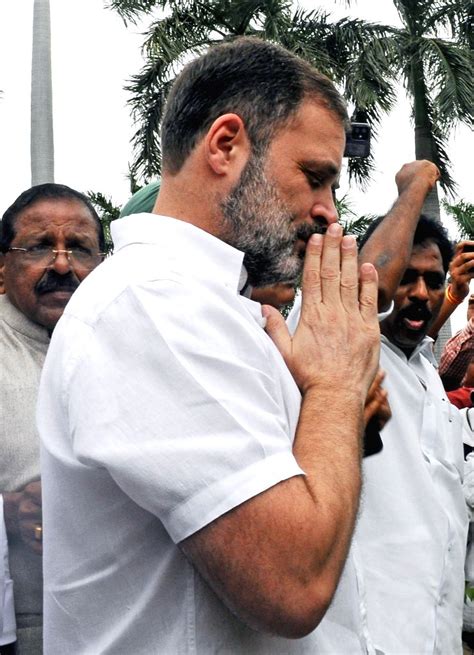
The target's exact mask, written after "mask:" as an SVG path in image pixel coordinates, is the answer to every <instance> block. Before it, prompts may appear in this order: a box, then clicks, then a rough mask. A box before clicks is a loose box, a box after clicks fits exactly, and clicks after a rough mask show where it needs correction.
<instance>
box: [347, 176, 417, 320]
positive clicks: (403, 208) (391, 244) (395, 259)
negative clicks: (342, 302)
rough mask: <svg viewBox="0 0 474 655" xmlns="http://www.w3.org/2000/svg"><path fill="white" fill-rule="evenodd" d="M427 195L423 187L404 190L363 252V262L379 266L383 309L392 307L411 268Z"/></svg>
mask: <svg viewBox="0 0 474 655" xmlns="http://www.w3.org/2000/svg"><path fill="white" fill-rule="evenodd" d="M424 197H425V194H424V193H422V191H421V188H420V187H418V188H416V187H415V188H414V189H411V188H410V189H407V190H406V191H405V192H404V193H402V195H401V196H400V197H399V198H398V200H397V201H396V202H395V204H394V205H393V207H392V209H391V210H390V211H389V212H388V214H387V215H386V216H385V218H384V219H383V221H382V222H381V223H380V225H379V226H378V227H377V228H376V229H375V231H374V232H373V234H372V235H371V236H370V238H369V240H368V241H367V243H365V244H364V246H363V247H362V249H361V251H360V253H359V263H361V264H362V263H364V262H369V263H371V264H373V265H374V266H375V268H376V269H377V273H378V276H379V311H385V310H387V309H388V308H389V306H390V303H391V302H392V299H393V297H394V295H395V292H396V290H397V287H398V285H399V283H400V280H401V277H402V275H403V272H404V271H405V269H406V268H407V265H408V262H409V259H410V255H411V251H412V248H413V235H414V233H415V230H416V226H417V223H418V218H419V215H420V211H421V207H422V206H423V200H424Z"/></svg>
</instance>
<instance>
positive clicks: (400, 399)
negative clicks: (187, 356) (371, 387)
mask: <svg viewBox="0 0 474 655" xmlns="http://www.w3.org/2000/svg"><path fill="white" fill-rule="evenodd" d="M392 307H393V305H392ZM392 307H391V308H390V309H389V310H388V311H387V312H384V313H383V314H380V315H379V320H383V319H384V318H385V317H386V316H387V315H388V314H389V313H390V312H391V311H392ZM300 311H301V296H298V297H297V298H296V301H295V305H294V307H293V309H292V311H291V313H290V315H289V316H288V321H287V322H288V325H289V328H290V330H291V331H294V330H295V328H296V325H297V323H298V319H299V315H300ZM431 344H432V339H429V338H426V339H425V340H424V341H423V342H422V343H421V344H419V346H418V347H417V349H416V350H415V351H414V352H413V353H412V355H411V357H410V359H409V360H407V358H406V356H405V355H404V354H403V352H402V351H401V350H399V349H398V348H397V347H396V346H395V345H393V344H391V343H390V342H389V341H388V340H387V339H386V338H385V337H384V336H382V350H381V356H380V360H381V362H380V365H381V367H382V369H383V370H384V371H385V372H386V378H385V381H384V386H385V387H386V388H387V390H388V392H389V402H390V406H391V409H392V415H393V416H392V419H391V420H390V421H389V422H388V423H387V425H386V427H385V428H384V429H383V431H382V441H383V444H384V447H383V450H382V451H381V452H380V453H379V454H377V455H373V456H371V457H367V458H365V459H364V460H363V479H364V486H363V497H362V500H361V508H360V512H359V518H358V523H357V526H356V531H355V534H354V536H353V540H352V547H351V550H350V552H349V556H348V562H351V563H352V565H353V570H354V571H355V572H356V573H357V582H358V592H357V596H356V595H352V598H351V601H352V603H353V606H354V608H358V610H359V611H360V622H361V626H362V628H363V629H366V630H367V631H368V634H367V637H366V640H367V643H368V644H369V651H370V649H371V647H374V648H375V649H376V651H377V653H380V655H382V654H383V655H427V654H435V653H436V654H439V655H447V654H449V655H454V654H455V653H460V652H461V625H462V606H463V595H464V594H463V590H464V572H463V571H464V560H465V549H466V533H467V510H466V504H465V501H464V496H463V490H462V472H463V448H462V421H461V418H460V415H459V412H458V410H457V408H456V407H454V406H453V405H451V403H450V402H449V400H448V399H447V396H446V393H445V392H444V389H443V386H442V383H441V380H440V378H439V375H438V373H437V371H436V370H435V368H434V366H433V363H434V360H433V356H432V346H431ZM346 568H347V566H346ZM342 581H344V578H343V579H342ZM338 591H339V590H338ZM341 643H343V642H341ZM341 652H344V653H352V651H351V649H350V645H349V644H348V643H346V644H344V646H343V647H341Z"/></svg>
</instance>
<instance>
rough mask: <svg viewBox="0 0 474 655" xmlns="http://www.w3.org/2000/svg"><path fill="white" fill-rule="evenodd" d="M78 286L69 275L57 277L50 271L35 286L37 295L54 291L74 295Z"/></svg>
mask: <svg viewBox="0 0 474 655" xmlns="http://www.w3.org/2000/svg"><path fill="white" fill-rule="evenodd" d="M78 286H79V282H78V281H77V280H75V279H74V278H73V277H72V275H71V274H70V273H69V274H68V275H58V274H57V273H55V272H54V271H50V272H49V273H48V274H47V275H46V277H44V278H42V279H41V280H40V281H39V282H38V284H37V285H36V293H37V294H38V295H42V294H44V293H51V292H54V291H67V292H71V293H74V291H75V290H76V289H77V287H78Z"/></svg>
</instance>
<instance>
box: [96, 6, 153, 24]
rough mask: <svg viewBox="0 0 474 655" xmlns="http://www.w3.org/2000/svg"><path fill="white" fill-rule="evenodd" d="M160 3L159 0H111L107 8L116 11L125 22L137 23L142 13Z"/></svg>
mask: <svg viewBox="0 0 474 655" xmlns="http://www.w3.org/2000/svg"><path fill="white" fill-rule="evenodd" d="M159 4H160V3H159V2H157V0H110V1H109V2H107V3H106V4H105V7H106V9H112V10H113V11H116V12H117V13H118V15H119V16H120V17H121V18H122V20H123V21H124V23H125V24H127V23H136V22H137V20H138V19H139V17H140V15H141V14H146V13H148V12H149V11H150V10H152V9H153V8H154V7H155V6H156V5H159Z"/></svg>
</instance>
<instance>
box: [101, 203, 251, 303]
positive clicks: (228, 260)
mask: <svg viewBox="0 0 474 655" xmlns="http://www.w3.org/2000/svg"><path fill="white" fill-rule="evenodd" d="M111 231H112V238H113V241H114V250H115V252H119V251H120V250H121V249H123V248H126V247H128V246H131V245H134V244H135V245H137V244H142V245H153V246H154V247H156V248H158V249H159V250H161V251H162V252H163V256H164V257H166V258H167V259H175V260H179V261H180V264H181V265H182V266H185V267H187V268H192V270H193V274H194V275H195V276H196V277H201V275H203V276H205V277H206V278H209V276H211V277H212V279H214V280H217V281H219V280H220V281H221V282H222V283H223V284H224V285H225V286H229V287H230V288H232V289H234V290H235V291H236V293H239V292H240V291H241V290H242V289H243V288H244V287H245V286H246V282H247V271H246V270H245V267H244V266H243V259H244V253H243V252H241V251H240V250H237V249H236V248H234V247H232V246H230V245H229V244H227V243H225V242H224V241H222V240H221V239H218V238H217V237H215V236H213V235H212V234H209V233H208V232H206V231H204V230H202V229H200V228H198V227H196V226H195V225H193V224H192V223H188V222H186V221H181V220H178V219H176V218H172V217H170V216H162V215H159V214H145V213H142V214H133V215H131V216H127V217H125V218H121V219H120V220H117V221H113V223H112V224H111Z"/></svg>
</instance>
